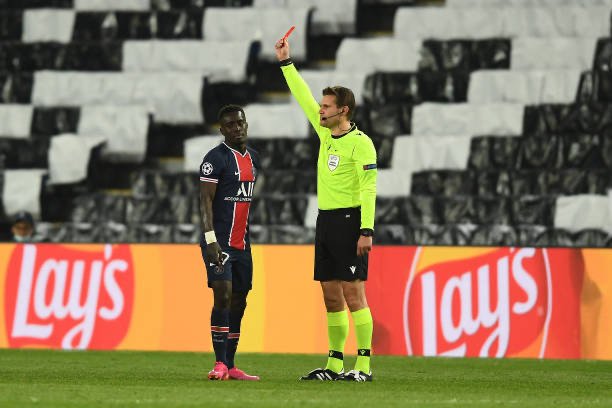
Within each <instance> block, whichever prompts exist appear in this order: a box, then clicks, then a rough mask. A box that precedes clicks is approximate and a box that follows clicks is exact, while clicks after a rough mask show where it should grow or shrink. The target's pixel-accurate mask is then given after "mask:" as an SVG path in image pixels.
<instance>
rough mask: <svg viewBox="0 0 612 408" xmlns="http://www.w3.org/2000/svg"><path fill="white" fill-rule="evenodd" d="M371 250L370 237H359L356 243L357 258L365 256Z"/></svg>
mask: <svg viewBox="0 0 612 408" xmlns="http://www.w3.org/2000/svg"><path fill="white" fill-rule="evenodd" d="M371 250H372V237H364V236H363V235H360V236H359V241H357V256H363V255H367V254H368V252H370V251H371Z"/></svg>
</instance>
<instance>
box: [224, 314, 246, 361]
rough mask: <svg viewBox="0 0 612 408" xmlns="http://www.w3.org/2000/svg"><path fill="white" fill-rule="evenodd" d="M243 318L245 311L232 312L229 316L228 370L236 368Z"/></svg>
mask: <svg viewBox="0 0 612 408" xmlns="http://www.w3.org/2000/svg"><path fill="white" fill-rule="evenodd" d="M242 316H244V309H240V310H239V311H231V312H230V314H229V335H228V336H227V353H226V361H227V363H226V364H227V368H233V367H234V356H235V355H236V349H237V348H238V341H239V340H240V323H241V322H242Z"/></svg>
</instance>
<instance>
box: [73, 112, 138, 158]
mask: <svg viewBox="0 0 612 408" xmlns="http://www.w3.org/2000/svg"><path fill="white" fill-rule="evenodd" d="M148 129H149V117H148V112H147V108H146V107H145V106H134V105H128V106H118V105H112V106H104V105H103V106H84V107H83V108H81V118H80V120H79V126H78V134H79V135H83V136H96V137H104V138H106V140H107V144H106V146H105V149H104V154H105V155H106V156H109V157H112V158H113V159H117V160H126V161H132V162H140V161H142V160H143V159H144V157H145V153H146V149H147V133H148Z"/></svg>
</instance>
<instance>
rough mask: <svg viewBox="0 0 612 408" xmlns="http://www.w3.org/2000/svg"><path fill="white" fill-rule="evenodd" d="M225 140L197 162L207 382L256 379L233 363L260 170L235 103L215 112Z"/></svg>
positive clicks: (248, 281) (247, 285) (248, 282)
mask: <svg viewBox="0 0 612 408" xmlns="http://www.w3.org/2000/svg"><path fill="white" fill-rule="evenodd" d="M219 123H220V129H219V130H220V131H221V134H222V135H223V136H224V137H225V141H224V142H223V143H221V144H219V145H218V146H217V147H215V148H213V149H211V150H210V151H209V152H208V153H207V154H206V156H204V160H203V161H202V164H201V165H200V182H201V183H200V214H201V219H202V231H203V232H204V233H203V236H202V238H201V239H200V247H201V250H202V257H203V258H204V263H205V264H206V271H207V274H208V286H209V287H210V288H212V290H213V296H214V305H213V309H212V313H211V316H210V332H211V336H212V344H213V349H214V351H215V360H216V362H215V366H214V368H213V369H212V370H211V371H210V372H209V373H208V378H209V379H210V380H227V379H234V380H255V381H256V380H259V377H257V376H255V375H249V374H246V373H245V372H244V371H242V370H240V369H239V368H237V367H236V366H235V365H234V356H235V354H236V349H237V347H238V340H239V339H240V322H241V321H242V316H243V315H244V310H245V308H246V298H247V294H248V293H249V290H251V288H252V278H253V262H252V259H251V246H250V242H249V208H250V206H251V200H252V199H253V189H254V188H255V180H256V179H257V174H258V172H259V170H260V168H261V167H260V161H259V155H258V154H257V152H256V151H255V150H253V149H251V148H250V147H247V145H246V142H247V129H248V123H247V120H246V116H245V114H244V110H243V109H242V108H241V107H240V106H236V105H227V106H224V107H223V108H221V110H220V111H219Z"/></svg>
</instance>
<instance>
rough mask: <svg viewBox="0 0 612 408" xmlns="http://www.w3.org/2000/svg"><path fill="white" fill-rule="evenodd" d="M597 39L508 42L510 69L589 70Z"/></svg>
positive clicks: (546, 39)
mask: <svg viewBox="0 0 612 408" xmlns="http://www.w3.org/2000/svg"><path fill="white" fill-rule="evenodd" d="M596 45H597V37H568V38H561V37H554V38H535V37H519V38H515V39H513V40H512V54H511V56H510V60H511V61H512V64H511V66H512V69H517V70H521V69H579V70H585V69H589V68H591V66H592V64H593V56H594V55H595V46H596Z"/></svg>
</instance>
